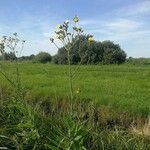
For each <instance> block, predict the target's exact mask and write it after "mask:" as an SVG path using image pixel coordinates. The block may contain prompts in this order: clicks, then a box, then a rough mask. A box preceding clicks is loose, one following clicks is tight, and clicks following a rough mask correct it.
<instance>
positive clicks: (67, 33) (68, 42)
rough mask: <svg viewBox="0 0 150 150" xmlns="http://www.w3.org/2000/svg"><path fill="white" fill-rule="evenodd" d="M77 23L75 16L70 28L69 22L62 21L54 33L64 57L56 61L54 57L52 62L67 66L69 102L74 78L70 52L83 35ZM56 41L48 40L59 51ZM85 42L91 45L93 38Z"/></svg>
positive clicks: (71, 96)
mask: <svg viewBox="0 0 150 150" xmlns="http://www.w3.org/2000/svg"><path fill="white" fill-rule="evenodd" d="M78 22H79V18H78V16H75V17H74V18H73V26H72V27H71V25H70V24H69V21H68V20H67V21H64V23H63V24H61V25H58V26H57V29H56V31H55V36H56V39H57V40H59V41H60V42H61V43H62V45H63V48H62V51H63V53H62V55H63V56H64V58H62V59H61V60H60V59H58V60H56V59H57V58H58V57H57V56H55V57H54V62H56V63H59V62H60V61H61V62H64V63H65V64H68V74H67V76H68V83H69V90H70V100H71V101H72V100H73V98H74V92H73V75H74V76H75V72H74V73H73V71H72V53H71V50H72V48H73V47H74V44H75V43H76V41H77V40H78V39H79V38H80V35H81V34H82V33H83V30H82V28H81V27H79V26H77V23H78ZM56 39H54V38H50V41H51V43H52V44H54V45H55V46H56V47H57V48H58V49H59V46H58V45H57V44H56V42H55V41H56ZM87 41H88V42H89V44H91V43H92V42H93V37H92V36H89V38H88V39H87ZM75 52H76V51H75Z"/></svg>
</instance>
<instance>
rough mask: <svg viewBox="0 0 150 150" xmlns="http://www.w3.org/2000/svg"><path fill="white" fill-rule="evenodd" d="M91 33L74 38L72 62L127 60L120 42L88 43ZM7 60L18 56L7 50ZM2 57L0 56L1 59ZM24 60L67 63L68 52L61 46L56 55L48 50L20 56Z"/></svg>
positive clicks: (98, 62)
mask: <svg viewBox="0 0 150 150" xmlns="http://www.w3.org/2000/svg"><path fill="white" fill-rule="evenodd" d="M89 36H90V35H81V36H80V37H76V38H75V39H74V41H73V42H74V43H73V46H72V48H71V51H70V54H71V55H70V57H71V64H74V65H75V64H79V63H80V64H122V63H124V62H125V61H126V53H125V52H124V51H123V50H122V49H121V47H120V46H119V44H115V43H114V42H112V41H103V42H100V41H93V42H92V43H90V44H89V43H88V40H87V39H88V38H89ZM3 56H4V59H5V60H15V59H16V56H15V54H13V53H12V52H8V53H7V52H5V54H4V55H3ZM1 59H2V57H0V60H1ZM18 59H19V60H22V61H26V60H29V61H32V62H41V63H47V62H52V63H55V64H67V53H66V50H65V47H61V48H59V50H58V52H57V54H56V55H55V56H51V55H50V54H49V53H47V52H40V53H39V54H37V55H33V54H32V55H30V56H22V57H19V58H18Z"/></svg>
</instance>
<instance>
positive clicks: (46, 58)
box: [34, 52, 52, 63]
mask: <svg viewBox="0 0 150 150" xmlns="http://www.w3.org/2000/svg"><path fill="white" fill-rule="evenodd" d="M51 59H52V57H51V55H50V54H49V53H47V52H40V53H38V54H37V55H36V56H35V59H34V60H35V62H40V63H47V62H51Z"/></svg>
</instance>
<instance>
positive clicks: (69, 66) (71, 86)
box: [67, 50, 73, 101]
mask: <svg viewBox="0 0 150 150" xmlns="http://www.w3.org/2000/svg"><path fill="white" fill-rule="evenodd" d="M67 54H68V69H69V87H70V99H71V101H72V100H73V83H72V68H71V60H70V50H67Z"/></svg>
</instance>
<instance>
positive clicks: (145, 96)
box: [0, 63, 150, 115]
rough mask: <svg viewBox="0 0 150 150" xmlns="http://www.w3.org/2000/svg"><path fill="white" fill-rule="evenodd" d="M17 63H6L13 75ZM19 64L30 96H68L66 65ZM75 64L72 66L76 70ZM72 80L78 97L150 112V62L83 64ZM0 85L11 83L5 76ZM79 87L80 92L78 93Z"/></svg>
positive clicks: (126, 109)
mask: <svg viewBox="0 0 150 150" xmlns="http://www.w3.org/2000/svg"><path fill="white" fill-rule="evenodd" d="M14 67H15V65H14V64H12V63H7V64H5V70H6V71H7V72H8V73H9V75H10V76H11V77H12V75H13V74H15V69H14ZM19 67H20V73H21V80H22V85H23V87H25V89H26V98H27V99H28V100H36V99H37V100H41V99H44V98H50V99H55V98H58V97H59V98H67V97H68V91H69V90H68V78H67V75H66V72H67V66H64V65H53V64H33V63H21V64H20V66H19ZM75 68H76V66H73V70H75ZM73 82H74V83H73V84H74V93H75V96H76V98H79V99H82V98H83V99H87V100H92V101H94V102H96V103H98V104H100V105H107V106H110V107H113V108H115V109H116V108H117V109H120V110H121V111H122V110H124V111H128V112H130V113H132V112H133V113H135V114H142V115H148V113H149V112H150V66H133V65H88V66H80V67H79V70H78V71H77V73H76V76H75V78H74V81H73ZM0 85H1V86H2V87H3V86H5V87H6V86H8V83H7V81H6V80H5V79H4V78H3V77H2V76H0ZM78 89H79V90H80V93H79V94H77V93H76V91H77V90H78Z"/></svg>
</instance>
